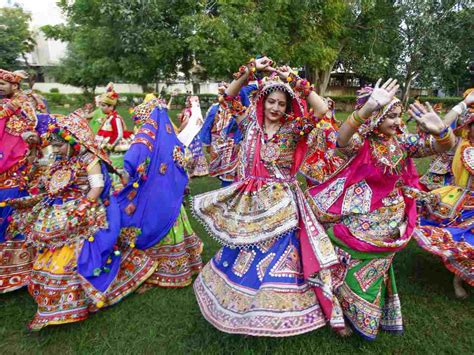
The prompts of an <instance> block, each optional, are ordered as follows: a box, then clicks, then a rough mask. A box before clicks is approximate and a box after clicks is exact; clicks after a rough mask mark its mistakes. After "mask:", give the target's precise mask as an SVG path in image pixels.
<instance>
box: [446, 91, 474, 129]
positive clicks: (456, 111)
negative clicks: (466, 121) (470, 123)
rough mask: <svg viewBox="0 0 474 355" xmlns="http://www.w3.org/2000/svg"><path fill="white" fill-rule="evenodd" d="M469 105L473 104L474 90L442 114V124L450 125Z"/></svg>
mask: <svg viewBox="0 0 474 355" xmlns="http://www.w3.org/2000/svg"><path fill="white" fill-rule="evenodd" d="M471 105H474V91H472V92H471V93H469V95H467V96H466V97H465V98H464V100H462V101H461V102H460V103H458V104H457V105H456V106H454V107H453V108H452V109H451V110H450V111H449V112H448V113H447V114H446V116H444V124H445V125H446V126H451V124H452V123H453V122H454V121H455V120H456V119H457V118H458V117H459V116H462V115H463V114H464V113H465V112H466V111H467V108H468V107H469V106H471Z"/></svg>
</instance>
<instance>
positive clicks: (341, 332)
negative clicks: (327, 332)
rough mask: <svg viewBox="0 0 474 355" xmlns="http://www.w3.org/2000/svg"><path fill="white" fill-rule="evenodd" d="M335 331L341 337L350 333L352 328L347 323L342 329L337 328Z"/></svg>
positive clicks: (348, 335)
mask: <svg viewBox="0 0 474 355" xmlns="http://www.w3.org/2000/svg"><path fill="white" fill-rule="evenodd" d="M336 333H337V334H338V335H339V336H340V337H341V338H347V337H350V336H351V335H352V329H351V327H348V326H347V325H346V326H345V327H344V328H342V329H337V330H336Z"/></svg>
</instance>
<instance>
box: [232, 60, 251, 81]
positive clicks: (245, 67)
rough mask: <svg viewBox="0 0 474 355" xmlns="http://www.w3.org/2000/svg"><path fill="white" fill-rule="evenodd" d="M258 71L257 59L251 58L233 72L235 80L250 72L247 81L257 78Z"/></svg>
mask: <svg viewBox="0 0 474 355" xmlns="http://www.w3.org/2000/svg"><path fill="white" fill-rule="evenodd" d="M256 71H257V65H256V63H255V59H250V61H249V62H248V63H247V64H246V65H242V66H241V67H240V68H239V71H238V72H236V73H234V74H233V77H234V79H235V80H238V79H240V78H241V77H242V76H244V75H245V74H247V73H248V78H247V83H248V82H249V81H253V80H255V72H256Z"/></svg>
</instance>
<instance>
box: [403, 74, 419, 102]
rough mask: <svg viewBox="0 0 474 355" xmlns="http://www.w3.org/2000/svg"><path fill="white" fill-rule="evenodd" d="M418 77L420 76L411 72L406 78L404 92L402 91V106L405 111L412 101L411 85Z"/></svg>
mask: <svg viewBox="0 0 474 355" xmlns="http://www.w3.org/2000/svg"><path fill="white" fill-rule="evenodd" d="M417 76H418V74H415V73H410V72H409V73H408V74H407V76H406V77H405V81H404V84H403V90H402V104H403V107H404V108H405V109H406V108H407V107H408V100H409V99H410V88H411V84H412V82H413V80H414V79H415V78H416V77H417Z"/></svg>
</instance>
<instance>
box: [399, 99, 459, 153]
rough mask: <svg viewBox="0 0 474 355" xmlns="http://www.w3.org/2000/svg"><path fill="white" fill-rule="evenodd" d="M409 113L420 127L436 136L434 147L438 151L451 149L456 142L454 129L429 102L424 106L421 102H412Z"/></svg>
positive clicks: (442, 151)
mask: <svg viewBox="0 0 474 355" xmlns="http://www.w3.org/2000/svg"><path fill="white" fill-rule="evenodd" d="M408 114H409V115H410V116H411V117H413V118H414V119H415V120H416V122H417V123H418V125H419V126H420V128H421V129H422V130H423V131H425V132H426V133H428V134H431V135H432V136H433V137H434V138H435V142H434V144H433V149H434V150H435V151H436V152H437V153H444V152H447V151H448V150H450V149H451V148H452V147H453V146H454V143H455V138H454V134H453V131H452V130H451V128H450V127H449V126H446V124H445V122H443V120H442V119H441V117H439V116H438V114H437V113H436V112H435V111H434V110H433V108H432V107H431V105H430V104H429V103H427V104H426V107H424V106H423V105H421V104H411V105H410V109H409V110H408Z"/></svg>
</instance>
